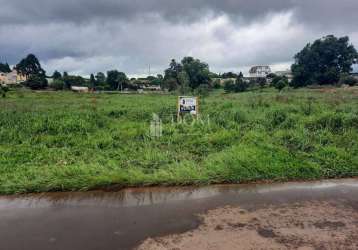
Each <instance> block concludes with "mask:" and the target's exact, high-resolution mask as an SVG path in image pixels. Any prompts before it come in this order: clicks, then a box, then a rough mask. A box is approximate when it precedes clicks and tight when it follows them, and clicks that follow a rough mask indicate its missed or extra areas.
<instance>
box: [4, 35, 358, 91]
mask: <svg viewBox="0 0 358 250" xmlns="http://www.w3.org/2000/svg"><path fill="white" fill-rule="evenodd" d="M357 60H358V53H357V50H356V49H355V48H354V46H353V45H352V44H350V42H349V38H348V37H347V36H345V37H340V38H337V37H335V36H333V35H329V36H326V37H323V38H321V39H318V40H316V41H314V42H313V43H308V44H307V45H306V46H305V47H304V48H303V49H302V50H301V51H300V52H298V53H297V54H296V55H295V56H294V63H293V65H292V66H291V71H292V75H293V79H292V81H291V82H289V81H288V79H287V78H286V77H284V76H276V75H274V74H270V75H268V76H267V79H269V80H270V82H271V84H272V86H274V87H275V88H277V89H279V90H281V89H283V88H285V87H286V86H288V85H289V86H291V87H294V88H299V87H305V86H308V85H312V84H319V85H328V84H337V83H344V84H349V85H354V84H356V83H357V80H356V79H354V78H353V77H351V76H350V75H349V73H350V72H351V71H352V65H353V64H354V63H357ZM15 69H16V70H17V71H18V72H19V73H20V74H22V75H25V76H26V77H27V81H26V82H25V85H26V86H28V87H30V88H32V89H43V88H46V87H47V86H48V82H47V80H46V72H45V70H44V69H43V68H42V67H41V64H40V62H39V60H38V59H37V58H36V56H35V55H33V54H30V55H28V56H27V57H26V58H24V59H22V60H21V61H20V62H19V63H18V64H17V65H16V66H15ZM0 71H1V72H10V71H11V70H10V67H9V65H8V64H3V63H0ZM219 77H220V78H223V79H234V80H228V81H227V82H226V83H225V86H224V89H225V90H226V91H227V92H242V91H245V90H247V89H248V88H249V87H250V85H253V84H256V85H258V86H260V87H264V86H266V84H267V82H266V81H267V79H266V78H264V79H260V78H256V79H253V80H252V81H254V82H248V81H246V80H244V77H243V74H242V73H241V72H240V73H239V74H235V73H232V72H227V73H224V74H222V75H217V74H215V73H213V72H211V71H210V69H209V65H208V64H207V63H205V62H202V61H200V60H199V59H196V58H193V57H184V58H183V59H182V60H181V61H180V62H177V61H176V60H175V59H172V60H171V61H170V63H169V67H168V68H167V69H166V70H165V71H164V76H163V75H157V76H149V77H147V78H145V79H144V80H145V81H146V82H147V83H149V84H151V85H159V86H161V87H162V88H163V89H167V90H169V91H179V92H180V93H183V94H184V93H187V92H191V91H199V92H200V91H206V90H209V89H211V88H218V87H220V84H219V83H218V82H215V81H214V80H213V79H214V78H219ZM52 78H53V83H52V84H51V87H52V88H55V89H57V90H62V89H70V88H71V86H73V85H76V86H88V87H89V88H92V89H99V90H118V91H119V90H123V89H137V88H138V85H139V84H140V83H141V81H140V80H138V79H129V78H128V77H127V75H126V74H125V73H124V72H120V71H118V70H110V71H107V72H106V74H104V73H103V72H98V73H97V74H96V75H94V74H91V75H90V78H89V79H85V78H83V77H81V76H75V75H69V74H68V73H67V72H63V73H62V74H61V73H60V72H59V71H55V72H54V73H53V75H52ZM142 80H143V79H142Z"/></svg>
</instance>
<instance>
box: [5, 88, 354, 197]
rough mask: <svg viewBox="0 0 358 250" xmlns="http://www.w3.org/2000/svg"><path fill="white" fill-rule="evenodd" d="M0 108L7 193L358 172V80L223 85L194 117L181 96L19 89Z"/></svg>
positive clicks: (278, 179)
mask: <svg viewBox="0 0 358 250" xmlns="http://www.w3.org/2000/svg"><path fill="white" fill-rule="evenodd" d="M0 107H1V109H0V193H2V194H11V193H18V192H40V191H55V190H86V189H91V188H98V187H107V186H112V185H113V184H118V186H136V185H157V184H166V185H184V184H202V183H222V182H230V183H231V182H232V183H240V182H250V181H258V180H273V181H282V180H293V179H295V180H297V179H299V180H301V179H302V180H304V179H318V178H332V177H350V176H357V175H358V91H357V90H355V89H332V90H309V89H301V90H291V91H288V92H285V93H282V94H278V93H277V92H275V91H273V90H272V91H271V90H266V91H263V92H247V93H242V94H230V95H227V94H222V93H220V92H216V93H213V94H211V95H210V96H209V97H206V98H204V99H202V100H201V115H202V116H201V117H202V120H201V122H197V123H194V124H193V123H191V122H190V121H187V123H184V124H179V123H176V122H175V113H176V96H174V95H154V94H153V95H118V94H115V95H109V94H74V93H66V92H58V93H56V92H52V93H51V92H49V93H34V92H27V91H14V92H10V93H9V95H8V97H7V98H5V99H0ZM153 113H156V114H158V115H159V116H160V117H161V119H162V120H163V136H162V137H161V138H159V139H153V138H151V137H150V134H149V130H150V129H149V128H150V121H151V119H152V114H153ZM173 120H174V122H173Z"/></svg>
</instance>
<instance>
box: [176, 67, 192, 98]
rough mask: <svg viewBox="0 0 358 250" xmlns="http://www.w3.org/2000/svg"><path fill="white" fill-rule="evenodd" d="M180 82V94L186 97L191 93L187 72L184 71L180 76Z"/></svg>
mask: <svg viewBox="0 0 358 250" xmlns="http://www.w3.org/2000/svg"><path fill="white" fill-rule="evenodd" d="M178 81H179V85H180V89H179V90H180V94H182V95H185V94H188V93H190V90H191V89H190V87H189V83H190V82H189V76H188V74H187V73H186V72H185V71H182V72H180V73H179V75H178Z"/></svg>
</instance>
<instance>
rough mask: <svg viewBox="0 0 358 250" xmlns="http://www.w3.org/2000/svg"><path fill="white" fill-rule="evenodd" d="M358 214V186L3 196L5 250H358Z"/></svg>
mask: <svg viewBox="0 0 358 250" xmlns="http://www.w3.org/2000/svg"><path fill="white" fill-rule="evenodd" d="M357 208H358V180H357V179H348V180H336V181H322V182H309V183H286V184H261V185H217V186H209V187H200V188H199V187H184V188H139V189H126V190H122V191H119V192H103V191H101V192H99V191H97V192H83V193H81V192H71V193H50V194H47V193H46V194H39V195H24V196H4V197H0V249H6V250H20V249H36V250H43V249H69V250H71V249H74V250H81V249H86V250H88V249H89V250H91V249H101V250H103V249H111V250H112V249H123V250H125V249H190V248H187V246H189V245H193V244H194V243H195V242H196V243H195V244H194V245H195V246H196V248H195V249H237V248H233V247H235V246H236V247H237V244H238V243H237V242H236V241H235V239H246V240H244V241H242V240H241V241H240V242H241V243H240V244H241V245H240V246H244V245H243V244H244V243H243V242H246V241H247V242H246V243H245V244H247V245H246V246H247V249H250V247H252V245H250V244H252V243H250V242H256V243H257V244H258V245H254V249H255V247H256V249H260V246H262V249H292V248H293V249H295V248H302V249H311V248H312V249H327V248H328V249H329V248H330V249H335V246H337V245H335V244H338V243H340V242H343V240H344V241H345V242H348V243H347V244H346V245H343V243H342V244H341V246H342V247H344V248H343V249H357V248H358V246H356V245H353V243H354V242H357V239H356V235H357V233H358V232H357V231H356V227H357V226H358V218H357V217H356V216H357V213H358V210H357ZM325 215H327V216H325ZM209 233H210V234H209ZM315 234H319V235H320V237H316V236H315ZM222 235H226V237H229V238H226V239H227V241H226V242H231V243H230V244H231V245H223V243H222V241H221V239H222ZM208 236H209V237H208ZM230 237H231V238H230ZM200 239H201V240H203V241H204V240H205V239H210V240H212V242H209V243H210V244H209V243H208V244H204V243H201V242H202V241H200ZM249 239H253V240H249ZM335 242H337V243H335ZM256 243H255V244H256ZM186 244H188V245H186ZM215 247H216V248H215ZM230 247H232V248H230ZM265 247H266V248H265ZM354 247H355V248H354ZM241 249H245V248H241ZM251 249H252V248H251Z"/></svg>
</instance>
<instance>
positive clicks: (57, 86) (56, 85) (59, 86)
mask: <svg viewBox="0 0 358 250" xmlns="http://www.w3.org/2000/svg"><path fill="white" fill-rule="evenodd" d="M50 87H51V88H53V89H54V90H63V89H64V88H65V82H64V80H62V79H61V78H57V79H54V80H53V82H52V83H51V85H50Z"/></svg>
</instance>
